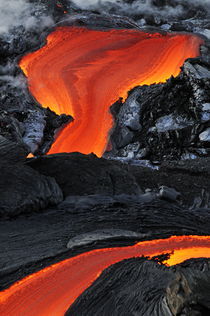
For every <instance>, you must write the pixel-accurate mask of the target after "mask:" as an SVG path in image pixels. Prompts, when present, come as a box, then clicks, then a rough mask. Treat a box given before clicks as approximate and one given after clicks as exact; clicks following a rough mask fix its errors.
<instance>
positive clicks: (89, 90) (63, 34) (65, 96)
mask: <svg viewBox="0 0 210 316" xmlns="http://www.w3.org/2000/svg"><path fill="white" fill-rule="evenodd" d="M202 43H203V40H202V39H201V38H199V37H198V36H195V35H189V34H179V35H178V34H171V33H168V34H159V33H152V34H150V33H146V32H143V31H139V30H123V29H120V30H108V31H102V30H91V29H88V28H82V27H59V28H57V29H56V30H55V31H54V32H53V33H51V34H50V35H49V36H48V37H47V43H46V45H45V46H43V47H42V48H41V49H39V50H37V51H35V52H33V53H30V54H28V55H26V56H25V57H23V58H22V59H21V61H20V67H21V69H22V70H23V72H24V73H25V75H26V76H27V77H28V85H29V89H30V92H31V93H32V95H33V96H34V97H35V98H36V99H37V101H38V102H39V103H40V104H41V105H42V106H43V107H49V108H50V109H51V110H53V111H55V112H56V113H57V114H61V113H65V114H68V115H72V116H73V117H74V122H73V123H70V124H69V125H68V126H67V127H65V128H64V129H63V130H62V132H60V133H59V135H58V136H57V139H56V141H55V143H54V144H53V146H52V147H51V149H50V151H49V153H59V152H81V153H83V154H89V153H91V152H93V153H95V154H96V155H97V156H99V157H100V156H101V155H102V154H103V152H104V150H105V149H106V146H107V144H108V141H109V131H110V130H111V128H112V125H113V121H112V117H111V114H110V113H109V107H110V106H111V105H112V104H113V103H114V102H115V101H116V100H118V98H119V97H123V98H126V96H127V92H128V91H129V90H130V89H131V88H133V87H135V86H137V85H143V84H152V83H159V82H164V81H166V79H168V78H169V77H171V75H173V76H177V75H178V74H179V72H180V67H181V66H182V65H183V63H184V61H185V60H186V59H187V58H190V57H196V56H198V55H199V53H200V52H199V48H200V45H201V44H202Z"/></svg>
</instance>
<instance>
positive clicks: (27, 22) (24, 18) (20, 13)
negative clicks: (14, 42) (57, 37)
mask: <svg viewBox="0 0 210 316" xmlns="http://www.w3.org/2000/svg"><path fill="white" fill-rule="evenodd" d="M37 11H38V6H36V7H35V6H34V4H31V3H29V2H28V1H27V0H7V1H5V0H0V34H4V33H7V32H9V30H10V29H11V28H12V27H15V26H19V25H23V26H24V28H25V29H26V30H29V29H33V28H35V27H37V25H38V26H39V28H44V27H45V26H48V25H50V24H51V23H52V19H51V18H50V17H49V16H46V15H41V16H40V15H39V14H38V12H37ZM38 22H39V23H38Z"/></svg>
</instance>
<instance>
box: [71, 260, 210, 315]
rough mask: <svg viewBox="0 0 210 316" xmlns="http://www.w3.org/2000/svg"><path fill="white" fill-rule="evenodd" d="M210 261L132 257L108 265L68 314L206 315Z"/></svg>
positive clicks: (209, 301) (209, 287)
mask: <svg viewBox="0 0 210 316" xmlns="http://www.w3.org/2000/svg"><path fill="white" fill-rule="evenodd" d="M209 281H210V261H209V260H206V261H200V266H198V265H197V263H196V262H195V264H194V261H190V262H189V263H188V265H186V266H185V267H180V266H177V267H175V268H166V267H165V266H161V265H158V264H156V263H154V262H152V261H147V260H145V259H141V258H140V259H129V260H124V261H122V262H120V263H117V264H115V265H112V266H111V267H109V268H107V269H106V270H105V271H104V272H103V273H102V274H101V275H100V277H99V278H98V279H97V280H96V281H95V282H94V283H93V284H92V285H91V286H90V287H89V288H88V289H87V290H86V291H84V292H83V293H82V295H80V296H79V298H78V299H77V300H76V301H75V302H74V303H73V305H72V306H71V307H70V308H69V310H68V312H66V315H68V316H71V315H80V316H85V315H87V316H92V315H96V316H99V315H100V316H108V315H113V316H131V315H136V316H151V315H154V316H178V315H183V316H207V315H209V313H210V300H209V293H210V285H209Z"/></svg>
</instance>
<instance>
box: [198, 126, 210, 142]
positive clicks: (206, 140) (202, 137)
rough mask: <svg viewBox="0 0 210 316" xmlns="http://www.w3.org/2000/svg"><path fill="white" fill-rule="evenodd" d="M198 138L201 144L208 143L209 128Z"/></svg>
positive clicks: (209, 139)
mask: <svg viewBox="0 0 210 316" xmlns="http://www.w3.org/2000/svg"><path fill="white" fill-rule="evenodd" d="M199 138H200V140H201V141H202V142H210V128H207V129H206V130H205V131H203V132H202V133H201V134H200V135H199Z"/></svg>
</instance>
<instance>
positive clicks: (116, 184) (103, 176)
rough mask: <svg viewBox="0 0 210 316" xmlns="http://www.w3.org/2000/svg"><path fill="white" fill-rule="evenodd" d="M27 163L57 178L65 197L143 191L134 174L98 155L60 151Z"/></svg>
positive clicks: (137, 192) (134, 193)
mask: <svg viewBox="0 0 210 316" xmlns="http://www.w3.org/2000/svg"><path fill="white" fill-rule="evenodd" d="M28 165H29V166H31V167H32V168H34V169H35V170H37V171H39V172H40V173H42V174H44V175H47V176H51V177H53V178H55V180H56V181H57V183H58V184H59V186H60V187H61V189H62V190H63V193H64V196H68V195H91V194H103V195H117V194H122V193H124V194H133V195H136V194H139V193H140V192H141V190H140V188H139V186H138V185H137V183H136V181H135V179H134V177H133V176H132V175H129V173H128V172H126V170H125V169H123V168H121V167H120V165H118V164H113V163H112V162H111V161H107V160H105V159H99V158H97V157H96V156H95V155H88V156H86V155H82V154H79V153H72V154H57V155H49V156H47V157H40V158H36V159H32V160H31V161H29V162H28Z"/></svg>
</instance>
